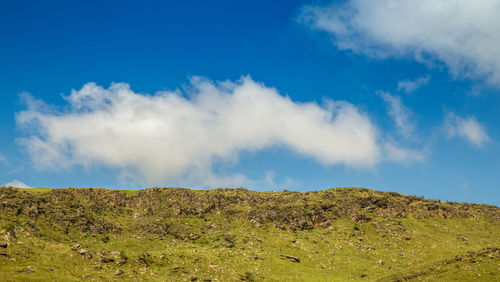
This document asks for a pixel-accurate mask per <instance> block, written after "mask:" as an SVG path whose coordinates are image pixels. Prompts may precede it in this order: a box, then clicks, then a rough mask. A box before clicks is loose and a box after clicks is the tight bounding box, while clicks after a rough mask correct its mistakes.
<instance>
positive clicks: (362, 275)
mask: <svg viewBox="0 0 500 282" xmlns="http://www.w3.org/2000/svg"><path fill="white" fill-rule="evenodd" d="M366 276H368V275H366V274H361V276H360V277H361V278H365V277H366Z"/></svg>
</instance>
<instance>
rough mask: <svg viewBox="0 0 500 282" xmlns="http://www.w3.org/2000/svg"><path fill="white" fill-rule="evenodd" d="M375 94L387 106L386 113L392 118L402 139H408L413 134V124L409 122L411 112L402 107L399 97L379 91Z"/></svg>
mask: <svg viewBox="0 0 500 282" xmlns="http://www.w3.org/2000/svg"><path fill="white" fill-rule="evenodd" d="M377 94H378V95H379V96H380V97H381V98H382V99H383V100H384V101H385V103H386V104H387V113H388V114H389V116H391V117H392V119H393V120H394V123H395V124H396V127H397V128H398V131H399V133H400V134H401V135H403V136H404V137H409V136H410V135H411V133H412V132H413V124H412V123H411V122H410V115H411V111H410V110H409V109H408V108H407V107H405V106H404V105H403V103H402V102H401V98H400V97H399V96H395V95H391V94H390V93H387V92H383V91H379V92H377Z"/></svg>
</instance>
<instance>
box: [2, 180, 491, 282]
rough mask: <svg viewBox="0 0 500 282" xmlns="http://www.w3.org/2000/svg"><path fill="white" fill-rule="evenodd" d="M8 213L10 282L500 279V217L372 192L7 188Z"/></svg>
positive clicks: (5, 269)
mask: <svg viewBox="0 0 500 282" xmlns="http://www.w3.org/2000/svg"><path fill="white" fill-rule="evenodd" d="M0 210H2V212H1V214H0V241H8V242H9V246H8V247H7V248H5V249H3V248H0V271H1V273H2V274H1V275H2V276H3V277H1V278H2V279H1V280H2V281H24V280H30V281H51V280H57V281H81V280H86V281H87V280H88V281H110V280H116V279H119V280H120V279H122V280H136V281H150V280H151V281H155V280H156V281H165V280H167V281H189V279H190V276H191V275H195V276H196V278H197V281H204V280H211V281H235V280H247V281H251V280H255V281H262V280H266V281H346V280H366V281H375V280H380V281H397V280H405V279H408V280H426V281H427V280H442V281H452V280H460V281H473V280H479V281H498V280H499V279H500V273H499V271H500V250H498V248H499V247H500V241H499V240H500V239H499V237H500V236H498V234H500V220H499V216H500V209H499V208H498V207H495V206H487V205H473V204H458V203H439V202H436V201H432V200H427V199H423V198H419V197H414V196H404V195H399V194H395V193H388V192H377V191H373V190H368V189H332V190H329V191H322V192H313V193H294V192H262V193H257V192H252V191H246V190H242V189H235V190H228V189H217V190H212V191H192V190H184V189H153V190H142V191H133V192H132V191H110V190H101V189H99V190H97V189H92V190H89V189H71V190H68V189H64V190H60V189H37V190H24V189H23V190H20V189H11V188H0ZM360 215H364V216H366V217H367V218H369V219H366V218H365V217H362V216H360ZM75 244H79V245H80V247H79V248H78V249H77V250H72V247H73V246H74V245H75ZM82 248H83V249H85V250H87V251H88V252H89V253H90V254H91V255H92V257H91V258H86V257H85V256H83V255H80V254H79V250H80V249H82ZM488 248H489V249H488ZM113 251H116V252H115V253H112V252H113ZM287 255H289V256H296V257H298V258H300V262H293V261H292V260H290V259H288V258H286V256H287ZM125 257H126V259H125ZM103 258H113V259H114V261H113V262H103ZM12 259H15V261H11V260H12ZM28 266H30V268H28ZM29 269H31V270H29ZM118 269H120V270H123V271H124V273H123V274H121V275H119V276H117V275H115V272H116V271H117V270H118Z"/></svg>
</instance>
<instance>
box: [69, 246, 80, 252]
mask: <svg viewBox="0 0 500 282" xmlns="http://www.w3.org/2000/svg"><path fill="white" fill-rule="evenodd" d="M71 249H72V250H73V251H76V250H78V249H80V244H76V245H74V246H73V247H72V248H71Z"/></svg>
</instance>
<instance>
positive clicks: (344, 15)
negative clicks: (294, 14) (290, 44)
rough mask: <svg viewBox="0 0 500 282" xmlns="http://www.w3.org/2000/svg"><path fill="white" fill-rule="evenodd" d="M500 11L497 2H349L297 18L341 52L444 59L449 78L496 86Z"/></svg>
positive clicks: (315, 9)
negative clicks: (326, 35) (328, 38)
mask: <svg viewBox="0 0 500 282" xmlns="http://www.w3.org/2000/svg"><path fill="white" fill-rule="evenodd" d="M499 14H500V5H499V3H498V1H495V0H486V1H469V0H439V1H436V0H422V1H413V0H401V1H393V0H378V1H373V0H348V1H345V2H341V3H339V2H337V1H335V2H333V3H332V4H329V5H310V6H305V7H304V9H303V12H302V15H301V17H300V19H301V21H302V22H304V23H306V24H307V25H309V26H310V27H311V28H313V29H316V30H321V31H325V32H327V33H329V34H331V35H332V36H333V39H334V42H335V44H336V46H337V48H339V49H341V50H350V51H352V52H354V53H358V54H365V55H368V56H371V57H376V58H387V57H393V56H396V57H402V56H410V57H413V58H414V59H416V60H417V61H420V62H425V63H430V64H433V63H434V62H442V63H444V64H445V65H446V66H447V67H448V68H449V70H450V72H451V73H452V75H453V76H461V77H467V78H469V77H470V78H474V79H477V78H479V79H484V80H486V81H487V82H488V83H490V84H491V85H495V86H498V87H500V48H499V47H500V32H498V29H497V28H495V27H498V26H500V17H499V16H498V15H499Z"/></svg>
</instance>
